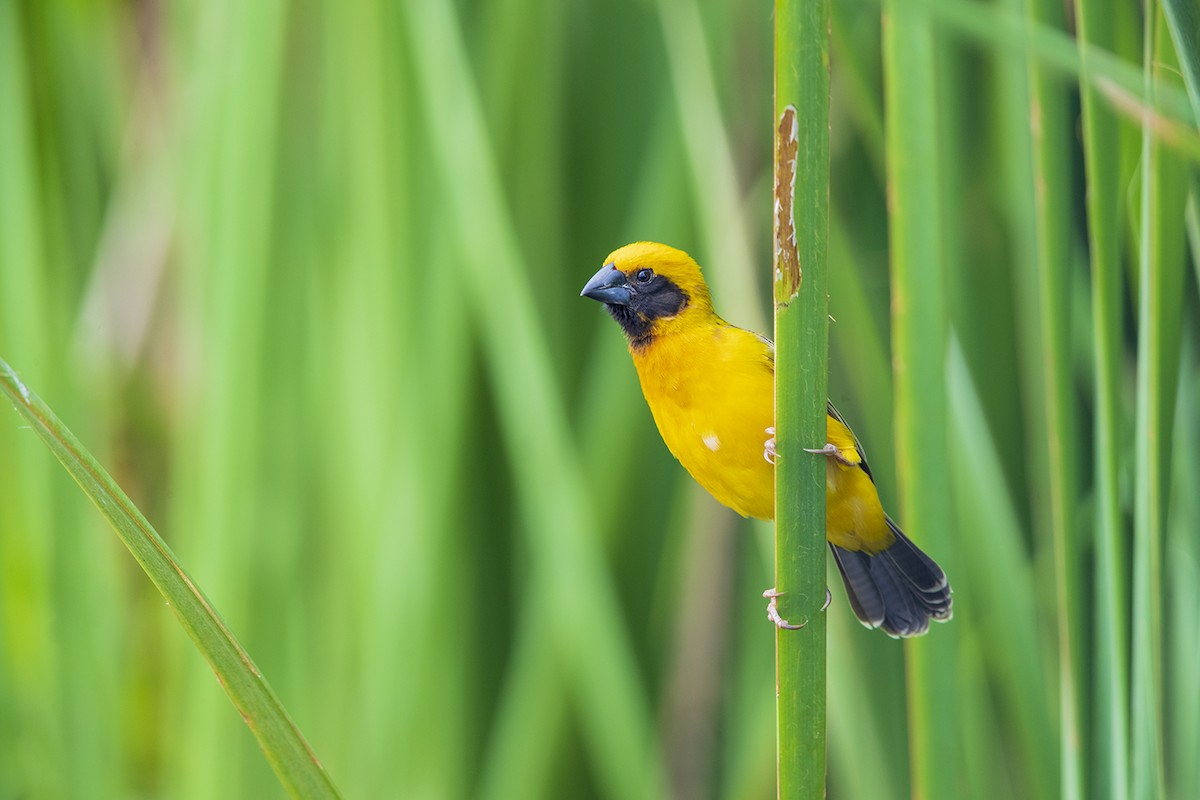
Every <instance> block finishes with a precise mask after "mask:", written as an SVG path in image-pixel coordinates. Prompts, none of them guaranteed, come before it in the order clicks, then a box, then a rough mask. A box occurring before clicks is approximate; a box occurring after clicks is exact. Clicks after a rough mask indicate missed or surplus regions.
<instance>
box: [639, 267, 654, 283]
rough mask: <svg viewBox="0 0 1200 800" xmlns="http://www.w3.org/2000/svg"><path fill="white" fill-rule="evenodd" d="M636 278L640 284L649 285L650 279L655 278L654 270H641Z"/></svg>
mask: <svg viewBox="0 0 1200 800" xmlns="http://www.w3.org/2000/svg"><path fill="white" fill-rule="evenodd" d="M635 277H636V278H637V282H638V283H649V282H650V279H651V278H653V277H654V270H652V269H639V270H638V271H637V275H636V276H635Z"/></svg>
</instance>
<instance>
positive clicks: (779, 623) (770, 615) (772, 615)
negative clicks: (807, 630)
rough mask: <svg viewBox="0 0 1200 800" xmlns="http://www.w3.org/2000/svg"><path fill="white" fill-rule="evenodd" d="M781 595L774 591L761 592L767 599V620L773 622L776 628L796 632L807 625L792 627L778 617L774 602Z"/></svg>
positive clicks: (801, 624)
mask: <svg viewBox="0 0 1200 800" xmlns="http://www.w3.org/2000/svg"><path fill="white" fill-rule="evenodd" d="M782 595H783V592H777V591H775V590H774V589H767V590H766V591H765V592H763V597H766V598H767V619H769V620H771V622H774V623H775V627H776V628H783V629H785V630H789V631H798V630H800V629H801V628H803V627H804V626H805V625H807V624H808V623H807V622H802V623H800V624H799V625H793V624H792V623H790V622H788V621H787V620H786V619H784V618H783V617H781V616H779V608H778V607H777V606H776V604H775V601H776V599H777V598H779V597H780V596H782Z"/></svg>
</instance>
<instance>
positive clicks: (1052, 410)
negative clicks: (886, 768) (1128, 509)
mask: <svg viewBox="0 0 1200 800" xmlns="http://www.w3.org/2000/svg"><path fill="white" fill-rule="evenodd" d="M1026 13H1027V15H1028V22H1029V24H1030V25H1031V26H1032V25H1035V24H1036V25H1045V26H1047V27H1049V28H1051V29H1058V28H1060V27H1061V26H1062V23H1063V20H1062V13H1063V12H1062V6H1061V4H1059V3H1056V2H1055V1H1054V0H1027V2H1026ZM1027 69H1028V76H1029V96H1030V106H1031V108H1030V118H1031V125H1030V135H1031V136H1032V152H1033V197H1032V198H1031V199H1032V201H1033V215H1034V217H1033V218H1034V230H1035V234H1034V235H1035V240H1036V248H1037V260H1036V263H1035V264H1034V265H1033V268H1034V270H1035V274H1036V277H1035V278H1034V280H1036V282H1037V295H1038V311H1039V313H1038V318H1039V325H1040V328H1041V341H1042V348H1043V349H1042V353H1041V358H1040V363H1041V365H1042V380H1043V384H1042V385H1043V390H1044V396H1043V398H1042V405H1043V408H1044V413H1045V431H1046V440H1045V448H1046V463H1047V465H1048V467H1049V470H1048V476H1049V486H1048V493H1047V494H1048V499H1049V507H1050V530H1051V536H1052V539H1053V543H1054V572H1055V605H1056V612H1057V625H1058V673H1059V676H1058V677H1059V681H1058V682H1059V717H1060V725H1061V729H1060V733H1061V739H1060V748H1061V758H1062V796H1063V797H1064V798H1066V799H1067V800H1081V799H1082V798H1083V797H1086V796H1087V795H1086V793H1085V790H1084V787H1085V781H1086V776H1085V775H1084V764H1085V763H1087V762H1086V760H1085V750H1084V747H1085V741H1084V727H1083V726H1084V722H1083V708H1084V700H1083V690H1084V687H1085V685H1086V684H1085V680H1084V678H1083V674H1082V667H1081V663H1082V661H1081V659H1082V653H1081V651H1080V647H1081V640H1080V635H1081V626H1080V593H1079V563H1078V559H1079V553H1080V549H1079V542H1078V535H1077V533H1076V516H1075V509H1076V506H1077V503H1078V499H1077V495H1078V487H1077V485H1076V466H1075V452H1076V450H1075V448H1076V442H1077V440H1078V437H1077V436H1076V433H1075V428H1074V420H1075V414H1074V412H1073V407H1072V404H1073V397H1072V387H1071V377H1072V370H1071V362H1070V360H1069V358H1070V338H1069V337H1070V331H1071V324H1070V322H1071V313H1070V312H1071V304H1070V295H1069V292H1068V290H1069V287H1070V268H1071V264H1072V261H1071V247H1070V239H1069V235H1068V234H1069V231H1068V228H1067V227H1066V226H1065V225H1062V224H1060V222H1059V219H1060V217H1061V216H1062V215H1063V214H1065V213H1067V210H1068V209H1070V208H1071V195H1070V175H1069V173H1068V171H1067V168H1068V165H1069V163H1070V157H1069V156H1068V154H1067V146H1068V142H1069V141H1070V138H1071V137H1072V136H1073V133H1072V132H1071V130H1070V127H1069V125H1070V122H1069V118H1068V116H1067V106H1066V103H1067V97H1066V94H1065V91H1064V88H1065V87H1063V86H1062V85H1061V84H1060V83H1058V82H1057V81H1056V80H1054V78H1053V76H1052V75H1051V74H1050V73H1049V71H1048V70H1047V68H1046V66H1045V65H1044V64H1043V63H1042V62H1040V61H1039V60H1037V59H1036V58H1034V57H1033V56H1032V54H1031V55H1030V58H1029V60H1028V62H1027Z"/></svg>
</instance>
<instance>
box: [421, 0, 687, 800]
mask: <svg viewBox="0 0 1200 800" xmlns="http://www.w3.org/2000/svg"><path fill="white" fill-rule="evenodd" d="M405 11H406V14H407V20H406V24H407V25H408V31H407V33H408V35H409V37H410V44H411V47H412V49H413V52H414V53H415V56H414V57H415V60H416V63H417V77H418V84H419V86H420V93H421V95H422V98H421V100H422V103H423V108H424V110H425V114H426V117H427V123H428V125H429V126H430V134H431V139H432V141H433V145H434V158H435V161H436V164H437V168H438V170H439V171H440V172H441V174H442V175H443V176H444V180H445V185H446V186H448V187H451V190H452V192H453V193H452V195H451V198H450V200H451V202H452V205H453V217H452V219H453V223H454V226H455V227H454V229H455V231H456V235H455V238H456V240H457V242H458V246H459V247H460V248H461V254H462V264H461V270H462V272H456V277H457V279H458V280H459V281H460V284H459V285H460V290H461V292H462V293H463V294H464V295H465V296H466V297H467V298H469V302H470V306H471V309H472V311H473V313H474V314H475V315H476V316H477V318H478V324H479V326H480V329H481V330H482V331H483V334H484V335H483V344H484V351H485V354H486V357H487V359H486V360H487V366H488V368H489V376H490V379H491V381H492V384H493V388H494V391H495V393H496V396H497V406H498V411H499V418H500V424H501V427H502V430H503V434H504V438H505V444H506V447H507V448H509V451H510V453H511V454H512V455H511V461H512V464H513V469H514V474H515V477H516V491H517V495H518V500H519V504H520V507H521V510H522V514H523V516H524V520H525V524H524V525H523V526H522V527H523V530H522V533H523V535H525V536H527V537H528V542H529V546H530V548H531V550H532V551H533V552H534V553H536V554H537V564H536V566H535V576H534V578H533V580H535V581H537V582H539V583H541V584H542V585H541V586H538V587H536V588H535V589H534V591H537V592H542V593H544V594H543V595H542V596H544V597H553V598H555V600H554V602H553V603H552V604H550V605H549V607H548V608H546V611H545V612H544V613H547V614H548V619H547V620H546V624H547V626H548V633H549V634H550V635H553V636H554V638H555V645H556V651H557V654H558V657H559V658H560V659H561V660H562V662H563V664H564V665H565V668H566V669H567V670H568V676H567V677H568V680H569V682H570V684H571V688H572V690H573V692H574V695H575V697H576V698H577V700H578V702H579V703H580V704H581V705H582V706H583V709H584V710H583V712H582V722H583V725H584V733H585V735H586V736H587V738H588V743H589V745H590V747H591V748H592V750H593V752H594V754H595V756H596V759H597V762H598V764H597V771H598V772H599V773H600V780H601V783H602V785H604V786H605V787H607V789H608V790H609V791H610V792H612V793H613V794H614V795H615V796H623V797H639V796H645V795H646V794H647V793H649V794H651V795H657V794H659V793H661V787H662V786H663V781H664V777H663V775H662V772H661V759H660V757H659V753H658V748H657V746H656V742H655V740H654V739H653V738H652V730H653V726H652V725H651V723H650V721H649V710H648V708H647V707H646V702H645V698H644V696H643V688H642V686H641V685H640V681H639V679H638V675H637V671H636V666H635V661H634V658H633V653H632V651H631V647H630V643H629V641H628V638H627V632H626V631H625V629H624V628H622V626H621V623H620V616H619V610H618V607H617V603H616V597H615V593H614V591H613V587H612V585H611V583H610V582H609V580H608V576H607V574H606V573H605V572H604V571H603V570H602V564H603V563H604V558H603V556H602V555H601V553H600V552H599V550H598V547H597V540H598V536H597V533H596V527H597V526H596V524H595V522H594V516H593V515H592V514H591V512H590V506H591V504H592V500H591V498H590V497H589V494H588V491H587V487H586V485H585V483H584V474H583V469H582V466H581V464H580V463H579V461H578V459H577V456H576V452H575V448H574V443H573V438H574V437H573V436H572V434H571V433H570V432H569V431H568V427H567V419H566V412H565V409H564V407H563V404H562V402H561V399H560V397H559V390H558V387H557V385H556V381H555V378H554V375H553V372H552V368H551V362H550V358H549V355H548V351H547V339H546V337H545V336H544V335H543V334H542V333H541V331H540V323H539V321H538V319H539V315H538V313H537V310H536V307H535V306H534V303H533V297H534V292H533V290H532V289H531V288H529V287H528V283H529V278H528V276H526V275H525V274H524V273H523V272H522V266H523V259H522V257H521V254H520V252H519V248H518V245H517V241H516V236H515V233H514V231H513V229H512V226H511V224H510V220H509V215H508V212H507V210H506V206H505V203H504V202H503V199H502V191H501V186H500V182H499V175H498V169H497V164H496V161H495V158H494V156H493V155H492V153H491V145H490V141H489V139H488V136H487V131H486V127H485V125H484V122H483V119H482V116H481V112H480V107H479V100H478V94H477V91H476V87H475V81H474V78H473V76H472V75H471V74H470V71H469V63H470V60H469V58H468V56H467V53H466V49H465V44H464V42H463V39H462V34H461V31H460V29H459V24H458V21H457V19H456V17H455V12H454V10H453V9H451V8H449V7H446V6H444V5H442V4H429V3H427V4H411V5H408V6H406V7H405ZM446 97H456V98H458V100H457V101H456V102H455V103H453V104H450V103H446V102H444V98H446ZM497 287H503V291H504V293H505V297H504V301H503V302H500V301H499V300H498V299H497V297H496V294H495V293H496V290H497ZM531 419H536V420H538V426H539V435H538V436H536V437H531V436H529V427H528V424H529V420H531ZM580 620H586V625H584V624H581V622H580Z"/></svg>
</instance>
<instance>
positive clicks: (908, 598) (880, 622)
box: [829, 518, 953, 637]
mask: <svg viewBox="0 0 1200 800" xmlns="http://www.w3.org/2000/svg"><path fill="white" fill-rule="evenodd" d="M887 524H888V527H889V528H891V529H892V533H894V534H895V535H896V541H895V542H893V543H892V545H891V547H889V548H888V549H886V550H884V551H882V552H880V553H877V554H875V555H870V554H868V553H864V552H862V551H857V550H846V549H843V548H841V547H838V546H837V545H833V544H831V545H829V548H830V549H831V550H833V558H834V560H835V561H836V562H837V565H838V570H839V571H840V572H841V573H842V580H843V581H844V582H845V584H846V594H847V595H848V596H849V598H850V606H851V607H852V608H853V609H854V613H855V614H857V615H858V618H859V619H860V620H862V623H863V624H864V625H866V626H867V627H869V628H883V630H884V632H885V633H887V634H888V635H889V636H893V637H898V636H920V635H921V634H922V633H924V632H925V631H927V630H928V629H929V620H931V619H934V620H937V621H938V622H945V621H946V620H948V619H950V615H951V614H952V613H953V609H952V608H951V593H950V583H949V581H947V580H946V573H944V572H942V568H941V567H939V566H938V565H937V564H936V563H935V562H934V560H933V559H932V558H930V557H929V556H927V555H925V553H923V552H922V551H921V549H920V548H919V547H917V546H916V545H915V544H913V543H912V541H911V540H910V539H909V538H908V537H907V536H905V535H904V532H903V531H901V530H900V528H899V527H898V526H897V525H896V523H894V522H892V520H891V518H888V520H887Z"/></svg>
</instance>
